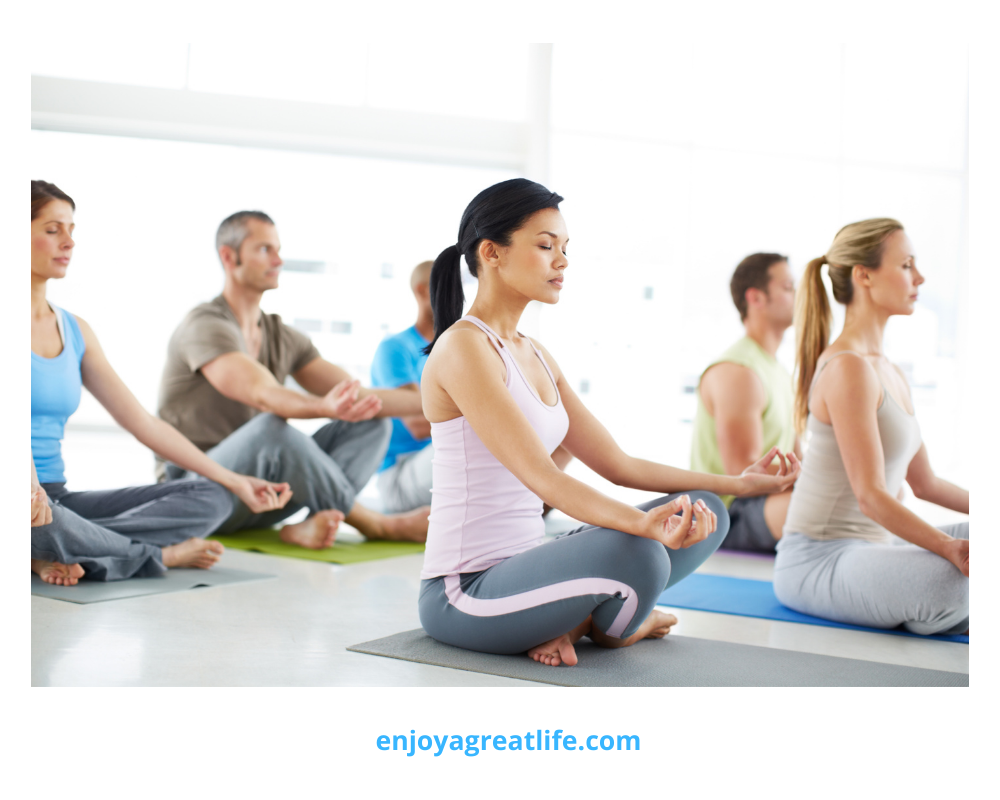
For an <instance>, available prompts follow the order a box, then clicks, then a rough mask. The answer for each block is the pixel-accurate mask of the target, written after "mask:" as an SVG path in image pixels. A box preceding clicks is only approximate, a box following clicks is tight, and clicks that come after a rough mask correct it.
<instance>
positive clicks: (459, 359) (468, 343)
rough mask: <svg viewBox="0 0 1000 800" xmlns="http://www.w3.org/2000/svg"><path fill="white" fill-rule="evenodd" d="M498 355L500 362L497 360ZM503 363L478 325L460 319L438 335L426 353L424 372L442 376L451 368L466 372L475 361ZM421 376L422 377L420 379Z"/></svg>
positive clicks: (473, 365) (452, 370)
mask: <svg viewBox="0 0 1000 800" xmlns="http://www.w3.org/2000/svg"><path fill="white" fill-rule="evenodd" d="M497 359H499V362H498V361H497ZM493 363H501V364H502V363H503V361H502V357H501V356H500V354H499V352H498V351H497V349H496V347H495V346H494V345H493V343H492V341H491V339H490V336H489V335H488V334H487V333H486V332H485V331H484V330H482V329H481V328H479V327H478V326H477V325H475V324H473V323H471V322H468V321H466V320H459V321H458V322H456V323H455V324H454V325H452V326H451V327H450V328H448V330H446V331H445V332H444V333H442V334H441V336H439V337H438V339H437V341H436V342H435V343H434V349H433V350H431V352H430V355H429V356H428V357H427V364H426V366H425V367H424V372H423V374H424V376H425V377H430V378H431V379H432V380H433V379H434V376H442V377H443V376H444V375H445V374H448V373H452V372H454V373H455V374H456V375H461V374H467V371H468V370H469V369H475V368H476V367H477V366H478V365H480V364H484V365H489V364H493ZM423 381H424V378H421V383H423Z"/></svg>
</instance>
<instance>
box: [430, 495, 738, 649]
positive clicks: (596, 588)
mask: <svg viewBox="0 0 1000 800" xmlns="http://www.w3.org/2000/svg"><path fill="white" fill-rule="evenodd" d="M685 494H688V495H689V496H690V497H691V500H692V501H695V500H698V499H699V498H700V499H702V500H704V501H705V503H706V505H707V506H708V507H709V508H710V509H711V510H712V511H714V512H715V514H716V515H717V516H718V527H717V528H716V530H715V532H714V533H712V534H711V535H710V536H709V537H708V538H707V539H704V540H703V541H701V542H698V544H695V545H692V546H691V547H688V548H686V549H684V550H668V549H667V548H666V547H664V546H663V545H662V544H660V543H659V542H655V541H653V540H652V539H643V538H641V537H639V536H632V535H630V534H627V533H622V532H621V531H616V530H610V529H608V528H596V527H594V526H593V525H584V526H583V527H580V528H577V529H576V530H573V531H570V532H569V533H567V534H563V535H562V536H559V537H557V538H555V539H553V540H552V541H549V542H545V543H544V544H541V545H539V546H538V547H533V548H532V549H530V550H526V551H525V552H523V553H519V554H518V555H516V556H511V557H510V558H508V559H506V560H504V561H501V562H500V563H499V564H494V565H493V566H492V567H490V568H489V569H485V570H483V571H482V572H471V573H464V574H461V575H449V576H444V577H439V578H430V579H426V580H424V581H421V585H420V600H419V611H420V623H421V625H423V627H424V630H425V631H427V633H428V634H429V635H430V636H432V637H433V638H434V639H437V640H438V641H439V642H444V643H445V644H450V645H455V646H456V647H464V648H465V649H467V650H478V651H480V652H483V653H497V654H511V653H523V652H524V651H525V650H529V649H530V648H532V647H534V646H536V645H539V644H542V643H543V642H547V641H549V640H550V639H554V638H556V637H557V636H561V635H562V634H564V633H567V632H569V631H571V630H573V628H575V627H576V626H577V625H579V624H580V623H581V622H583V621H584V620H585V619H586V618H587V617H588V616H591V615H592V616H593V622H594V624H595V625H596V626H597V627H598V629H600V630H601V631H603V632H604V633H607V634H608V635H609V636H613V637H616V638H619V639H624V638H627V637H628V636H631V635H632V634H633V633H635V632H636V630H638V628H639V626H640V625H641V624H642V622H643V620H645V619H646V617H648V616H649V613H650V612H651V611H652V610H653V606H655V605H656V601H657V598H658V597H659V596H660V592H662V591H663V590H664V589H665V588H667V587H668V586H673V585H674V584H675V583H677V582H678V581H680V580H682V579H683V578H686V577H687V576H688V575H690V574H691V573H692V572H694V571H695V570H696V569H697V568H698V567H699V566H700V565H701V564H702V563H703V562H704V561H705V559H707V558H708V557H709V556H710V555H712V553H714V552H715V551H716V549H717V548H718V547H719V544H720V543H721V542H722V540H723V539H724V538H725V536H726V533H727V532H728V530H729V515H728V513H727V512H726V507H725V506H724V505H723V504H722V501H721V500H719V498H718V497H716V496H715V495H714V494H711V493H709V492H685ZM678 496H679V495H677V494H672V495H668V496H666V497H660V498H658V499H656V500H652V501H650V502H648V503H643V504H642V505H640V506H638V508H640V509H641V510H643V511H646V510H648V509H650V508H653V507H655V506H658V505H662V504H663V503H666V502H669V501H670V500H673V499H674V498H675V497H678Z"/></svg>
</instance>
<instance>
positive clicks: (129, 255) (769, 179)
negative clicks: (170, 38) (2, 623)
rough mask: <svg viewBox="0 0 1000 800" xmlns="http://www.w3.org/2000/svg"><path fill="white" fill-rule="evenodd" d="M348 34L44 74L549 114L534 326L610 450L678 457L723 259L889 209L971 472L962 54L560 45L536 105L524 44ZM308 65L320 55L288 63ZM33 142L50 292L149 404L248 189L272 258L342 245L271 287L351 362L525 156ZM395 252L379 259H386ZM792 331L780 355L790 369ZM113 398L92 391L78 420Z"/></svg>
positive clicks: (729, 326) (931, 420) (947, 469)
mask: <svg viewBox="0 0 1000 800" xmlns="http://www.w3.org/2000/svg"><path fill="white" fill-rule="evenodd" d="M351 52H352V53H353V55H351V57H350V58H349V59H348V61H347V62H345V63H344V64H339V62H338V64H339V66H337V65H334V66H330V65H327V66H325V67H324V66H323V65H318V66H317V65H315V64H314V65H312V66H311V67H310V65H309V64H306V63H304V62H303V63H299V61H297V60H296V59H300V60H301V59H303V58H306V56H299V55H298V54H295V53H294V52H289V53H285V54H284V55H283V56H282V57H281V58H280V59H277V60H276V62H275V63H276V64H277V65H278V66H277V67H276V69H277V70H278V71H277V72H274V73H271V74H270V77H267V79H266V80H265V78H264V77H262V76H260V75H257V76H256V77H254V76H255V75H256V73H254V72H253V65H252V64H242V65H241V64H239V63H236V62H232V61H230V62H229V63H230V64H231V69H230V70H229V71H228V72H227V71H226V69H223V68H222V67H223V65H224V61H225V60H224V59H223V60H220V58H221V57H219V56H216V57H213V58H214V60H213V58H210V57H209V56H207V55H205V54H204V53H199V52H198V51H197V50H192V51H190V52H188V51H187V50H185V49H183V48H179V49H170V51H169V52H167V50H164V51H163V52H160V51H155V52H154V51H152V50H151V51H149V52H148V53H147V56H148V57H147V56H144V55H140V54H138V53H133V54H132V56H130V57H128V58H126V57H124V56H123V57H121V58H118V59H116V60H114V62H113V63H108V64H104V66H102V65H101V63H97V61H94V60H93V59H92V60H91V61H90V62H82V61H81V60H80V58H79V54H75V55H74V59H70V60H69V61H68V62H67V64H66V65H62V66H60V65H59V64H54V63H53V62H52V61H51V59H47V61H46V63H45V64H43V65H42V66H40V67H38V68H37V69H36V70H35V71H36V72H43V71H44V73H45V74H53V75H63V76H67V77H75V78H87V79H91V80H114V81H123V78H122V77H121V74H120V73H121V70H120V67H117V66H115V64H121V63H134V64H135V65H136V68H135V70H134V76H135V77H134V82H135V83H141V84H147V85H155V86H161V87H164V88H174V89H179V88H182V87H185V86H186V87H187V88H189V89H191V90H193V91H196V90H204V91H215V92H230V93H233V94H243V95H254V96H260V97H270V98H282V99H285V100H297V101H310V102H336V103H341V104H348V105H349V104H352V103H353V104H356V105H369V106H372V107H375V106H380V107H383V108H395V109H403V110H409V111H415V112H433V113H440V114H452V115H459V116H462V115H464V116H466V117H468V118H473V117H478V118H479V119H495V120H497V121H498V124H501V123H502V124H510V123H511V122H512V121H523V120H525V119H527V120H528V123H527V124H529V126H533V127H532V130H538V129H539V127H538V126H539V125H546V126H547V127H548V129H549V131H550V139H549V142H548V154H549V157H548V163H547V164H541V165H539V164H535V166H533V167H531V169H532V170H533V171H534V170H539V171H542V172H547V173H548V175H549V178H548V183H549V186H550V188H552V189H553V190H555V191H558V192H559V193H560V194H562V195H564V196H565V197H566V202H565V203H564V205H563V211H564V214H565V216H566V219H567V223H568V225H569V230H570V235H571V237H572V241H571V244H570V270H569V274H568V276H567V283H566V289H565V290H564V291H563V293H562V299H561V301H560V303H559V305H558V306H555V307H544V308H543V309H541V311H540V315H539V316H537V318H536V321H537V324H538V326H539V328H538V329H539V330H540V333H541V335H542V338H543V340H544V341H545V343H546V345H547V346H548V348H549V349H550V350H551V351H552V352H553V354H554V355H555V357H556V358H557V359H558V361H559V362H560V365H561V366H562V368H563V369H564V371H565V372H566V373H567V374H568V375H569V376H570V377H571V380H573V382H574V384H575V385H577V386H578V387H579V386H580V385H581V382H583V381H586V382H587V384H588V386H589V390H588V392H587V393H586V394H585V395H584V396H583V397H584V400H585V402H587V403H588V405H589V406H590V407H591V408H592V409H593V410H594V412H595V413H596V414H597V415H598V417H599V418H600V419H601V420H602V421H604V422H605V423H606V425H607V426H608V427H609V428H610V429H611V431H612V433H613V434H615V436H616V437H617V438H618V439H619V440H620V441H621V443H622V444H623V446H625V448H626V449H627V450H629V451H630V452H634V453H635V454H637V455H641V456H645V457H652V458H656V459H659V460H666V461H667V462H668V463H673V464H677V465H682V466H684V465H686V464H687V462H688V449H689V437H690V425H689V423H688V422H686V421H687V420H690V419H691V417H692V416H693V412H694V396H693V394H691V393H690V391H686V387H690V386H691V385H692V384H693V382H694V380H695V379H696V377H697V375H698V374H699V373H700V371H701V369H702V368H703V367H704V365H705V364H706V363H707V362H708V361H709V360H710V359H711V358H712V357H713V356H714V355H716V354H717V353H718V352H719V351H721V350H722V349H723V348H724V347H725V346H726V345H728V344H729V343H730V342H731V341H732V340H733V339H735V338H736V337H737V336H739V335H740V332H741V327H740V325H739V320H738V315H737V313H736V310H735V309H734V308H733V307H732V303H731V301H730V299H729V292H728V281H729V277H730V275H731V273H732V270H733V268H734V267H735V265H736V264H737V263H738V262H739V260H740V259H741V258H743V257H744V256H745V255H747V254H748V253H751V252H755V251H760V250H767V251H776V252H780V253H785V254H788V255H789V257H790V259H791V264H792V267H793V269H794V270H795V271H797V272H801V269H802V267H803V266H804V264H805V263H806V261H808V260H809V259H811V258H813V257H815V256H817V255H820V254H821V253H823V252H825V250H826V248H827V247H828V246H829V243H830V241H831V240H832V238H833V235H834V233H836V231H837V230H838V229H839V228H840V227H841V226H842V225H843V224H845V223H847V222H851V221H854V220H857V219H862V218H865V217H870V216H876V215H878V216H883V215H887V216H895V217H897V218H898V219H900V220H901V221H902V222H903V223H904V224H905V225H906V227H907V230H908V233H909V235H910V237H911V239H912V240H913V242H914V244H915V246H916V248H917V255H918V263H919V265H920V268H921V271H922V272H923V273H924V275H925V276H926V278H927V284H926V285H925V286H924V287H923V288H922V289H921V301H920V307H919V309H918V311H917V313H916V314H914V316H913V317H911V318H908V319H895V320H893V321H892V322H891V323H890V326H889V330H888V334H887V342H886V346H887V351H888V354H889V355H890V357H892V358H894V359H895V360H897V361H900V362H903V363H904V364H907V365H909V366H908V369H909V371H910V373H911V375H912V379H913V382H914V384H915V385H914V394H915V400H916V404H917V412H918V416H919V418H920V422H921V426H922V430H923V432H924V436H925V440H926V441H927V444H928V447H929V449H930V452H931V455H932V458H933V461H934V463H935V466H936V467H937V468H938V470H939V471H940V472H941V473H942V474H944V475H946V476H949V477H952V478H954V479H957V480H959V481H963V480H966V479H967V473H966V472H965V465H966V463H968V462H967V456H968V453H969V452H970V449H971V444H970V442H969V431H970V427H969V425H968V424H967V423H966V422H965V418H966V416H967V415H966V414H965V406H964V400H963V397H964V391H963V387H964V385H965V381H964V375H965V363H966V353H967V350H966V341H965V318H966V317H967V308H968V289H967V287H968V278H967V275H968V269H967V261H966V242H965V238H966V227H967V222H966V212H967V209H966V200H965V196H966V188H967V166H966V164H967V157H966V138H967V133H966V131H967V126H966V117H967V111H966V108H967V104H966V92H967V89H966V86H967V79H966V57H965V53H964V51H962V50H957V49H953V50H948V49H942V48H940V47H938V48H935V50H934V51H933V52H929V53H928V52H924V53H921V55H920V58H919V59H913V58H899V57H898V56H897V55H896V54H892V55H888V54H886V55H883V54H880V53H873V52H867V51H865V50H864V49H862V48H855V47H841V48H838V47H832V48H829V47H828V48H825V49H824V50H823V51H822V52H818V51H817V48H815V47H796V46H790V45H788V44H785V43H780V42H779V43H775V44H774V45H773V46H771V47H768V48H754V49H753V50H752V51H751V50H749V49H748V50H746V51H743V52H738V51H734V50H732V49H731V48H730V49H726V50H723V49H720V50H718V51H716V52H709V51H705V50H703V49H699V50H695V49H693V48H692V49H683V48H681V49H677V48H671V49H670V50H669V51H666V48H664V52H660V53H650V52H648V51H643V50H640V49H638V48H631V49H630V48H621V49H619V50H615V51H610V50H607V49H596V50H595V49H594V48H593V47H592V46H591V47H580V48H577V47H573V46H569V45H562V44H559V45H556V46H555V48H554V58H553V63H552V86H551V113H550V115H549V119H548V120H545V119H544V118H543V116H541V115H540V113H539V109H538V108H534V107H533V108H532V109H531V110H530V113H529V112H528V111H526V109H525V102H524V98H525V97H526V96H533V97H535V98H536V99H537V98H538V97H544V96H545V93H544V92H541V93H539V92H537V91H536V92H527V93H526V92H525V89H526V87H525V83H524V82H525V80H526V75H530V74H531V73H530V70H527V71H526V68H525V61H526V60H527V59H526V56H525V52H526V51H524V52H522V51H520V50H519V51H517V52H516V53H513V54H512V55H511V58H510V60H509V63H508V64H507V69H502V68H501V67H500V66H497V65H496V64H493V65H492V66H491V65H485V66H483V65H482V64H480V65H479V66H477V68H476V71H474V72H473V71H471V70H469V69H467V68H466V66H464V65H466V64H467V63H471V62H470V58H472V56H473V55H474V54H471V53H462V52H459V51H455V53H454V54H453V57H452V58H451V60H449V61H447V62H440V63H438V62H433V61H427V60H426V59H424V58H421V57H418V56H419V54H418V53H416V52H412V53H410V52H406V51H399V52H393V53H391V54H388V55H387V54H386V53H385V52H384V51H382V50H377V49H376V50H372V49H370V48H364V47H360V46H359V49H357V52H354V51H351ZM362 54H363V57H364V59H365V66H364V68H361V67H360V66H359V64H360V59H361V58H362ZM373 54H374V55H373ZM126 55H127V54H126ZM344 57H345V58H347V56H344ZM130 59H131V60H130ZM144 59H145V60H144ZM351 59H353V61H352V60H351ZM393 59H395V60H393ZM98 61H99V60H98ZM167 61H169V62H170V64H172V65H173V66H171V67H169V68H167V67H166V66H164V64H165V63H166V62H167ZM348 62H349V63H348ZM310 63H311V62H310ZM393 64H395V66H393ZM157 65H158V66H157ZM352 65H353V66H352ZM81 69H82V70H83V72H81V71H80V70H81ZM324 69H325V70H327V72H326V73H323V70H324ZM74 70H75V71H74ZM116 70H117V72H116ZM282 70H283V71H282ZM404 72H405V74H402V73H404ZM306 74H308V75H312V76H313V77H312V78H309V79H308V80H306V79H301V80H300V78H299V77H297V76H301V75H306ZM316 74H329V75H335V76H337V81H339V82H337V81H335V82H334V83H335V84H336V85H334V84H331V83H323V81H319V82H317V81H316V80H315V79H314V78H315V75H316ZM404 79H405V80H404ZM321 85H323V86H325V87H326V88H325V89H323V90H322V91H321V89H320V86H321ZM262 102H264V101H262ZM536 105H537V103H536ZM32 143H33V149H32V153H31V156H30V157H31V160H32V163H33V165H34V170H35V174H36V175H37V176H38V177H42V178H45V179H46V180H51V181H54V182H56V183H58V184H59V185H60V186H61V187H62V188H63V189H65V190H66V191H68V192H69V193H70V194H71V195H73V196H74V197H75V198H76V200H77V201H78V206H79V211H78V213H77V223H78V229H77V234H78V237H77V240H78V247H77V253H76V255H75V256H74V261H73V264H72V265H71V268H70V275H69V277H68V278H67V279H66V280H65V281H64V282H63V283H62V284H61V285H59V286H55V287H53V290H52V297H53V299H54V300H55V302H57V303H60V304H63V305H65V306H67V307H68V308H70V309H72V310H73V311H76V312H77V313H79V314H80V315H82V316H84V317H85V318H88V320H89V321H91V322H92V324H94V326H95V329H96V330H97V332H98V335H99V336H101V338H102V341H103V342H104V345H105V348H106V349H107V350H108V353H109V356H110V357H111V359H112V362H113V363H114V364H115V365H116V366H118V368H119V370H120V371H121V372H122V374H123V376H124V377H125V378H126V381H127V382H128V383H129V385H130V386H132V387H133V388H134V389H135V390H136V393H137V394H138V395H139V397H140V399H141V400H142V402H143V403H144V404H145V405H146V406H147V407H148V408H150V409H154V408H155V400H156V389H157V383H158V380H159V373H160V369H161V367H162V359H163V352H164V349H165V346H166V341H167V338H168V337H169V335H170V332H171V331H172V329H173V327H174V326H175V325H176V323H177V321H178V320H179V319H180V317H181V316H182V315H183V313H184V312H185V311H186V310H187V309H188V308H190V307H191V306H192V305H194V304H195V303H196V302H199V301H201V300H204V299H208V298H210V297H212V296H213V295H214V294H215V293H217V291H218V289H219V287H220V285H221V271H220V268H219V266H218V263H217V260H216V258H215V254H214V249H213V237H214V231H215V227H216V225H217V224H218V222H219V221H220V220H221V219H222V218H223V217H224V216H226V215H227V214H229V213H231V212H232V211H234V210H236V209H239V208H262V209H264V210H266V211H267V212H268V213H270V214H271V215H272V216H273V217H274V218H275V219H276V221H277V223H278V227H279V231H280V234H281V237H282V241H283V244H284V249H283V255H286V256H288V257H290V258H299V259H307V260H322V261H326V262H327V263H328V264H330V265H331V269H330V270H329V271H328V272H327V273H326V274H324V275H305V274H294V273H291V272H286V273H285V274H284V276H283V278H282V288H281V289H280V290H279V291H278V292H274V293H272V294H271V295H270V296H269V297H267V298H266V301H265V307H266V308H267V309H268V310H271V311H277V312H279V313H281V314H282V315H283V316H284V317H285V318H286V319H288V320H289V321H294V320H295V319H309V320H320V322H321V324H323V325H328V324H329V323H330V322H332V321H350V322H351V323H352V333H351V334H350V335H349V336H345V335H343V334H332V333H329V331H328V329H327V332H326V333H320V334H317V335H315V336H314V338H315V340H316V342H317V344H318V345H319V347H320V348H321V350H322V351H323V353H324V355H326V356H327V357H328V358H330V359H331V360H334V361H336V362H338V363H341V364H343V365H344V366H346V367H348V368H349V369H351V370H352V371H354V372H355V373H356V374H358V375H361V376H364V377H367V369H368V362H369V359H370V357H371V354H372V352H373V350H374V347H375V345H376V344H377V342H378V340H379V338H381V335H382V333H383V331H384V329H385V328H386V327H388V328H390V329H393V330H397V329H400V328H402V327H404V326H405V325H407V324H409V322H410V317H411V316H412V313H413V306H412V300H411V299H410V297H409V293H408V288H407V284H406V276H407V275H408V271H409V269H410V268H411V267H412V265H413V264H415V263H417V262H418V261H420V260H422V259H424V258H433V257H434V256H435V255H436V254H437V253H438V252H439V251H440V249H441V248H443V247H444V246H446V245H448V244H450V243H451V242H452V241H453V240H454V237H455V232H456V228H457V224H458V220H459V217H460V215H461V211H462V209H463V208H464V206H465V204H466V203H467V202H468V200H469V199H471V197H472V196H473V195H474V194H475V193H476V192H478V191H479V190H480V189H482V188H483V187H485V186H487V185H489V184H490V183H493V182H495V181H497V180H502V179H504V178H507V177H511V176H512V175H513V174H514V173H512V172H509V171H504V170H501V169H495V168H494V169H489V168H476V167H468V166H444V165H440V164H431V163H408V162H406V161H399V160H397V161H385V160H379V159H372V158H360V157H353V156H336V155H318V154H310V153H303V152H286V151H278V150H264V149H253V148H246V147H242V148H241V147H231V146H224V145H210V144H200V143H186V142H166V141H156V140H148V139H142V140H140V139H129V138H124V137H104V136H92V135H82V134H69V133H55V132H42V131H36V132H34V133H33V134H32ZM544 149H545V148H538V147H536V148H535V155H536V156H537V154H538V153H539V152H544ZM525 169H528V165H527V163H526V165H525ZM533 174H534V173H533ZM386 263H387V264H392V270H393V275H394V277H392V278H383V277H381V274H382V264H386ZM333 265H335V266H333ZM647 289H651V290H652V297H651V299H645V293H646V290H647ZM532 324H534V323H532ZM792 338H793V337H792V334H791V332H789V334H788V336H787V337H786V342H785V345H783V347H782V350H781V351H780V352H779V357H780V358H781V359H782V360H783V361H784V362H785V363H786V365H787V366H789V368H790V367H791V366H792V359H793V353H792V348H791V343H792ZM106 420H107V418H106V415H103V412H101V411H99V409H95V408H94V404H93V403H92V402H90V403H86V402H85V404H84V407H83V408H81V412H80V414H79V415H78V416H77V417H74V422H76V423H81V422H92V423H100V422H102V421H106ZM70 446H71V443H70V442H69V441H68V442H67V448H68V449H69V448H70ZM142 459H143V461H142V463H143V465H145V464H146V463H147V462H146V460H145V459H146V455H145V454H142ZM68 461H69V464H70V476H71V480H73V481H74V483H75V484H76V485H77V486H78V487H79V488H84V486H83V485H82V484H81V481H86V480H90V479H91V477H90V476H91V475H92V473H93V471H89V472H88V473H87V474H86V475H85V474H82V473H83V470H81V471H78V472H75V471H74V465H73V460H72V458H71V457H70V458H69V459H68ZM136 463H138V462H136ZM130 469H131V468H130ZM143 469H145V466H143ZM572 469H573V470H574V472H575V473H576V474H578V475H579V476H580V477H583V478H585V479H586V480H588V481H591V482H593V483H595V484H596V485H602V486H603V487H604V488H605V489H609V490H610V487H607V486H606V485H604V484H603V483H602V482H601V481H599V480H597V479H596V478H593V477H592V476H588V475H587V474H586V471H585V470H583V469H581V468H580V467H579V466H578V465H577V466H574V467H573V468H572ZM116 478H117V476H116ZM145 479H146V475H145V474H143V475H140V476H138V477H137V478H136V480H145ZM115 482H120V481H118V480H116V481H115ZM611 491H612V493H614V494H616V496H619V497H623V498H631V497H633V496H634V493H629V492H624V491H620V490H611Z"/></svg>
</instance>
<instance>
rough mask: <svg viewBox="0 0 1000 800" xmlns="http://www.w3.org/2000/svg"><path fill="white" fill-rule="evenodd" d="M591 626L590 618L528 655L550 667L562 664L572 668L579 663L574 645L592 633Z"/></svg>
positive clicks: (529, 652)
mask: <svg viewBox="0 0 1000 800" xmlns="http://www.w3.org/2000/svg"><path fill="white" fill-rule="evenodd" d="M591 624H592V623H591V619H590V617H587V618H586V619H585V620H584V621H583V622H581V623H580V624H579V625H577V626H576V627H575V628H573V630H571V631H570V632H569V633H564V634H563V635H562V636H557V637H556V638H555V639H550V640H549V641H547V642H543V643H542V644H540V645H538V646H537V647H532V648H531V649H530V650H529V651H528V655H529V656H531V658H533V659H535V661H537V662H538V663H540V664H545V665H547V666H550V667H558V666H559V665H560V664H565V665H566V666H567V667H572V666H573V665H575V664H576V662H577V657H576V648H575V647H573V645H574V644H576V643H577V642H578V641H580V639H581V638H582V637H583V636H586V635H587V634H588V633H590V628H591Z"/></svg>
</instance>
